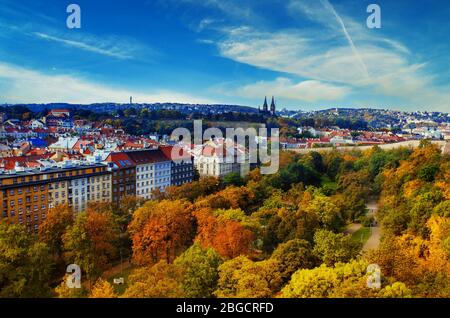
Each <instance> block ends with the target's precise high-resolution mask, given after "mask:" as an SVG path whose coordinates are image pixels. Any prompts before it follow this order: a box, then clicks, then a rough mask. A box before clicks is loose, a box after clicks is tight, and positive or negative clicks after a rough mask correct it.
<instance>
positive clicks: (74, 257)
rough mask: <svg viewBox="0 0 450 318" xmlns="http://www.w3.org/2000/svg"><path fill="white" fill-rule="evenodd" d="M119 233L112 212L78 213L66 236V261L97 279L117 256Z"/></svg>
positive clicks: (88, 276)
mask: <svg viewBox="0 0 450 318" xmlns="http://www.w3.org/2000/svg"><path fill="white" fill-rule="evenodd" d="M118 238H119V231H118V229H117V226H116V224H115V223H114V222H113V219H112V215H111V213H104V212H96V211H92V210H89V209H88V211H87V212H83V213H80V214H78V216H77V218H76V219H75V222H74V224H73V225H72V226H70V227H69V228H68V229H67V231H66V233H65V234H64V236H63V242H64V248H65V250H66V252H65V255H64V257H65V259H66V262H68V263H74V264H77V265H78V266H80V267H81V269H82V270H83V271H84V272H85V273H86V275H87V278H88V279H89V282H90V283H91V282H92V281H93V280H95V279H96V278H97V277H99V275H100V274H101V272H102V271H103V270H104V269H105V268H106V266H107V265H108V264H109V262H110V261H111V260H112V259H113V258H114V257H115V256H116V243H117V241H118Z"/></svg>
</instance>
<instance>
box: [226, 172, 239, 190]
mask: <svg viewBox="0 0 450 318" xmlns="http://www.w3.org/2000/svg"><path fill="white" fill-rule="evenodd" d="M223 184H224V185H225V186H230V185H234V186H236V187H240V186H243V185H244V179H242V177H241V174H240V173H239V172H231V173H228V174H227V175H225V177H223Z"/></svg>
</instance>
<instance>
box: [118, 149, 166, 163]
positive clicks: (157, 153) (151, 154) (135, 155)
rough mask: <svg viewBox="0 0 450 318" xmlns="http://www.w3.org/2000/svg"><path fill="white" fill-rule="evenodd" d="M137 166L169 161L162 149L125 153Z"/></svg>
mask: <svg viewBox="0 0 450 318" xmlns="http://www.w3.org/2000/svg"><path fill="white" fill-rule="evenodd" d="M125 153H126V154H127V155H128V156H129V157H130V158H131V160H133V161H134V163H135V164H136V165H139V164H147V163H155V162H163V161H168V158H166V156H165V155H164V153H163V152H162V151H161V150H160V149H148V150H138V151H127V152H125Z"/></svg>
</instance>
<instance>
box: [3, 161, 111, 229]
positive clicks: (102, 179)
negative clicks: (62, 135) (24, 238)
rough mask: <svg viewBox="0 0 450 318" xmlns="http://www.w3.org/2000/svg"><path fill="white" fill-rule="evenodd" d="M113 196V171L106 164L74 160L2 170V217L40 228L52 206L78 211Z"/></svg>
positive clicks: (28, 227)
mask: <svg viewBox="0 0 450 318" xmlns="http://www.w3.org/2000/svg"><path fill="white" fill-rule="evenodd" d="M110 200H111V171H110V170H109V169H108V166H107V165H105V164H100V163H99V164H74V163H69V162H65V163H64V164H63V165H61V166H57V167H56V166H55V167H50V168H44V169H42V168H41V169H23V170H22V171H15V170H13V171H12V172H8V173H4V172H3V173H1V174H0V202H1V204H2V211H1V213H0V219H1V220H6V221H7V222H9V223H13V224H23V225H25V226H26V228H27V229H28V230H29V231H37V230H38V227H39V224H40V223H41V222H42V221H43V220H45V218H46V213H47V211H48V209H49V208H52V207H55V206H57V205H62V204H68V205H69V206H71V207H72V208H73V211H74V212H75V213H78V212H81V211H83V210H85V209H86V207H87V204H88V203H89V202H108V201H110Z"/></svg>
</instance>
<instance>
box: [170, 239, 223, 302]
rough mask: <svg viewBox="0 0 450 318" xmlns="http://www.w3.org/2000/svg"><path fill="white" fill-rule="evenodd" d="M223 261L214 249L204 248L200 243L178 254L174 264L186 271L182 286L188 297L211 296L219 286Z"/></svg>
mask: <svg viewBox="0 0 450 318" xmlns="http://www.w3.org/2000/svg"><path fill="white" fill-rule="evenodd" d="M221 263H222V259H221V257H220V255H219V254H218V253H217V252H216V251H215V250H214V249H212V248H208V249H203V248H202V247H200V245H198V244H194V245H192V246H191V247H190V248H188V249H187V250H186V251H185V252H184V253H183V254H181V255H180V256H178V257H177V259H176V260H175V262H174V264H176V265H180V266H181V267H182V268H183V269H184V271H185V275H184V278H183V281H182V286H183V290H184V293H185V295H186V297H191V298H205V297H211V296H212V293H213V292H214V290H215V289H216V286H217V280H218V279H219V273H218V270H217V269H218V267H219V265H220V264H221Z"/></svg>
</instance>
